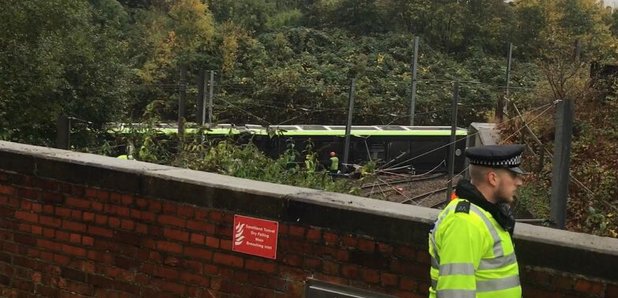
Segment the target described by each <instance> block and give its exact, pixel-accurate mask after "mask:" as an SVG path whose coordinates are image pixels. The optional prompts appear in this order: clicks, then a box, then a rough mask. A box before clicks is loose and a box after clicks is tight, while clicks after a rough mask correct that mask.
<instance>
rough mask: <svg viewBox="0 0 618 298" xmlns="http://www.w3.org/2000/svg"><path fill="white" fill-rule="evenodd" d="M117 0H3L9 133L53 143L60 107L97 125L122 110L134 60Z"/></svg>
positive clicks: (1, 90)
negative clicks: (128, 53) (128, 50)
mask: <svg viewBox="0 0 618 298" xmlns="http://www.w3.org/2000/svg"><path fill="white" fill-rule="evenodd" d="M114 4H117V3H115V1H112V0H109V1H102V0H101V1H93V4H90V3H88V2H86V1H77V2H76V1H66V0H51V1H34V0H24V1H2V2H1V3H0V19H1V20H2V21H0V69H1V70H2V71H1V72H0V131H1V134H2V136H3V138H5V139H9V140H15V141H23V142H29V143H37V144H50V141H51V140H52V139H54V136H55V123H56V118H57V117H58V116H59V115H60V114H66V115H69V116H73V117H77V118H80V119H87V120H88V121H91V122H93V125H94V127H100V126H101V125H102V124H103V123H105V122H108V121H113V120H116V119H118V118H119V117H118V116H119V115H118V114H119V113H118V111H122V110H123V105H124V103H125V100H126V96H127V86H126V78H127V74H128V68H127V65H126V63H125V62H126V60H125V53H126V43H125V42H124V40H123V33H122V26H123V25H124V18H123V17H122V16H123V12H124V9H123V8H122V7H121V6H117V5H114ZM112 15H113V17H112ZM103 20H105V21H103Z"/></svg>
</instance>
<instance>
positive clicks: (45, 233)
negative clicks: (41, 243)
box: [43, 228, 56, 238]
mask: <svg viewBox="0 0 618 298" xmlns="http://www.w3.org/2000/svg"><path fill="white" fill-rule="evenodd" d="M43 237H47V238H55V237H56V230H54V229H49V228H43Z"/></svg>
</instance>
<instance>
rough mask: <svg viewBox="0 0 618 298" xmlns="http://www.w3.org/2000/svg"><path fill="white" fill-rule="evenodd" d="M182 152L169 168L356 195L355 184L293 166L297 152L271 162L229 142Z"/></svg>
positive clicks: (250, 147)
mask: <svg viewBox="0 0 618 298" xmlns="http://www.w3.org/2000/svg"><path fill="white" fill-rule="evenodd" d="M184 148H185V150H183V151H182V152H181V153H180V154H178V156H177V157H176V159H175V160H174V161H173V162H172V164H173V165H175V166H181V167H186V168H190V169H194V170H200V171H207V172H215V173H220V174H224V175H229V176H234V177H239V178H247V179H253V180H259V181H266V182H272V183H279V184H287V185H294V186H300V187H308V188H315V189H322V190H327V191H333V192H343V193H350V194H358V193H359V188H358V186H359V185H360V182H359V181H354V180H347V179H335V180H333V178H332V177H330V176H329V175H328V173H327V172H326V171H311V170H307V169H305V168H304V167H303V166H304V164H302V165H301V164H299V163H296V162H295V161H296V160H297V157H298V156H299V152H298V151H296V150H295V149H293V148H290V149H289V150H287V151H286V153H285V154H283V155H281V156H280V157H278V158H277V159H274V160H273V159H271V158H269V157H267V156H266V155H264V153H262V152H261V151H259V150H258V149H257V147H255V145H253V143H249V144H245V145H237V144H235V143H234V141H233V140H210V141H208V140H207V141H206V142H201V141H200V140H194V142H192V143H189V144H187V145H186V146H185V147H184Z"/></svg>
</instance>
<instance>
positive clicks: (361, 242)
mask: <svg viewBox="0 0 618 298" xmlns="http://www.w3.org/2000/svg"><path fill="white" fill-rule="evenodd" d="M375 248H376V243H375V242H374V241H372V240H368V239H362V238H361V239H358V249H359V250H361V251H365V252H373V251H374V250H375Z"/></svg>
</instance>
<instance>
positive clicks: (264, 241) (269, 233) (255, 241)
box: [232, 215, 279, 259]
mask: <svg viewBox="0 0 618 298" xmlns="http://www.w3.org/2000/svg"><path fill="white" fill-rule="evenodd" d="M233 233H234V235H232V250H233V251H237V252H242V253H246V254H250V255H255V256H260V257H264V258H269V259H276V258H277V236H278V235H279V223H278V222H276V221H271V220H264V219H259V218H254V217H247V216H242V215H234V232H233Z"/></svg>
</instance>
